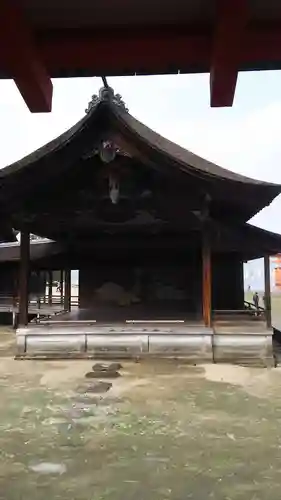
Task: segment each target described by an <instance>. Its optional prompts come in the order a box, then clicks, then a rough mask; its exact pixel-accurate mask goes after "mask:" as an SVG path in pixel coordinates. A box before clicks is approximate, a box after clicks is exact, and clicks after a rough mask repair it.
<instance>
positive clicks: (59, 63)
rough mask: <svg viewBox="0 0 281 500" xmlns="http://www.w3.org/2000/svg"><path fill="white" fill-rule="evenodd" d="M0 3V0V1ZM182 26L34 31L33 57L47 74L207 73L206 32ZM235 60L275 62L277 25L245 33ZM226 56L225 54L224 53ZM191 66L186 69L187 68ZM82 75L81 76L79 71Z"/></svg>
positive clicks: (280, 36) (280, 30) (0, 66)
mask: <svg viewBox="0 0 281 500" xmlns="http://www.w3.org/2000/svg"><path fill="white" fill-rule="evenodd" d="M0 2H1V0H0ZM194 31H195V29H194V30H193V32H192V33H191V32H190V31H188V29H187V28H185V27H181V28H180V29H178V30H171V29H169V28H167V27H166V28H165V27H163V29H158V30H157V29H156V28H155V29H152V30H151V31H149V32H148V30H147V29H146V30H145V29H144V28H140V29H139V30H137V29H136V30H134V32H133V33H129V32H127V33H126V37H124V36H121V34H120V33H118V32H116V33H114V32H112V30H110V31H108V32H107V31H106V30H103V32H102V33H97V32H95V33H93V32H86V31H81V32H80V31H76V30H74V32H72V31H67V32H63V31H61V32H59V33H54V32H46V33H40V34H38V33H37V36H36V46H37V47H38V53H39V59H40V60H42V61H43V63H44V64H45V67H46V68H47V71H48V72H49V74H50V75H51V76H58V74H60V73H61V74H62V75H67V76H74V75H75V76H77V74H79V72H80V73H81V74H83V72H86V73H87V74H88V75H93V76H95V75H100V74H102V72H104V73H105V74H115V75H122V74H133V73H135V72H141V71H144V72H145V71H146V72H147V73H152V74H157V73H170V72H171V73H173V72H176V71H177V70H180V71H181V72H183V73H184V72H186V73H188V72H191V71H194V72H198V71H206V72H207V71H209V69H210V67H211V64H212V58H211V45H212V37H211V33H210V32H208V31H205V32H204V30H203V29H200V30H199V29H198V30H197V34H196V33H194ZM1 45H2V41H1V31H0V47H1ZM242 49H243V50H242V52H241V53H240V60H238V68H240V69H241V68H242V67H244V68H245V67H247V65H248V66H250V65H252V66H255V65H257V66H260V65H262V64H264V63H267V62H273V63H274V62H278V63H281V24H278V23H274V24H273V25H272V24H262V25H259V26H251V27H249V28H248V29H247V31H246V33H245V36H244V42H243V47H242ZM230 54H231V52H230ZM8 56H9V52H8V49H7V48H6V44H5V50H2V51H1V50H0V72H2V74H4V75H5V76H6V77H10V78H12V76H13V74H12V71H11V69H10V66H9V64H8V62H9V61H8ZM190 68H191V69H190ZM84 74H85V73H84Z"/></svg>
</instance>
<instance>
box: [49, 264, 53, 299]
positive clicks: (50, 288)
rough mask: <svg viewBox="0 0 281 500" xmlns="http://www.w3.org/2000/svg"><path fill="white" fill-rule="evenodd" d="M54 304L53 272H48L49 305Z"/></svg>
mask: <svg viewBox="0 0 281 500" xmlns="http://www.w3.org/2000/svg"><path fill="white" fill-rule="evenodd" d="M52 303H53V272H52V271H48V304H49V306H51V305H52Z"/></svg>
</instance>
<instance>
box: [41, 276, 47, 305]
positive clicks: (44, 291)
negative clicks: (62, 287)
mask: <svg viewBox="0 0 281 500" xmlns="http://www.w3.org/2000/svg"><path fill="white" fill-rule="evenodd" d="M46 282H47V279H46V271H43V284H42V288H43V304H45V303H46Z"/></svg>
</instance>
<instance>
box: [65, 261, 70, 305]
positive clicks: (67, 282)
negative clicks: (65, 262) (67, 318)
mask: <svg viewBox="0 0 281 500" xmlns="http://www.w3.org/2000/svg"><path fill="white" fill-rule="evenodd" d="M64 309H65V310H66V311H68V312H70V311H71V270H70V269H66V270H65V293H64Z"/></svg>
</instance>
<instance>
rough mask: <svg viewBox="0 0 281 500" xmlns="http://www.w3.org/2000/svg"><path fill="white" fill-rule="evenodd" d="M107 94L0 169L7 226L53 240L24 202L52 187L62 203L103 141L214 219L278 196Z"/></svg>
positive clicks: (245, 213) (275, 189)
mask: <svg viewBox="0 0 281 500" xmlns="http://www.w3.org/2000/svg"><path fill="white" fill-rule="evenodd" d="M110 92H111V89H110ZM109 94H110V93H109ZM109 94H108V92H106V91H104V89H103V90H102V92H101V97H100V98H97V97H95V98H94V100H93V102H92V104H91V105H90V108H89V110H88V112H87V114H86V115H85V116H84V117H83V118H82V119H81V120H80V121H79V122H78V123H77V124H76V125H75V126H74V127H72V128H71V129H69V130H68V131H66V132H65V133H64V134H62V135H61V136H59V137H58V138H57V139H55V140H53V141H51V142H50V143H48V144H46V145H45V146H43V147H42V148H40V149H38V150H37V151H35V152H34V153H32V154H30V155H28V156H26V157H25V158H23V159H22V160H20V161H18V162H15V163H13V164H12V165H9V166H7V167H6V168H4V169H2V170H1V171H0V204H1V205H2V206H3V208H4V210H5V214H6V216H7V217H9V218H10V219H11V221H12V223H13V225H14V226H13V227H15V228H16V229H19V230H22V229H28V230H29V231H30V232H32V233H35V234H40V235H42V236H46V237H49V238H53V236H54V235H51V234H47V233H44V231H43V233H44V234H41V233H39V232H38V227H33V226H32V223H29V222H28V220H29V206H30V205H31V204H33V207H35V208H36V204H37V203H40V202H41V200H42V197H43V195H44V196H45V197H46V199H47V198H48V196H49V199H51V198H52V199H54V186H56V196H57V197H58V199H59V202H61V203H62V204H63V197H64V196H66V195H67V193H66V191H67V189H66V185H67V181H68V178H69V175H70V173H71V172H73V169H76V175H77V176H80V178H81V176H83V172H86V169H85V165H86V161H87V157H88V156H89V154H91V152H92V151H93V150H94V149H95V148H97V147H98V146H99V145H100V143H101V141H102V140H108V139H110V140H111V141H113V142H114V143H115V144H116V145H117V146H118V147H119V148H121V149H122V150H124V151H125V152H126V154H127V155H129V156H130V157H131V158H133V159H134V160H136V161H138V162H139V164H142V165H145V166H146V167H147V168H149V169H151V170H153V171H155V172H159V173H160V174H161V175H162V176H164V177H166V178H169V179H171V181H177V182H178V184H179V185H180V187H181V189H182V190H183V192H184V193H186V194H185V195H184V196H185V198H184V199H183V200H182V202H183V203H184V204H186V205H187V203H188V199H189V198H191V197H192V196H195V195H196V196H197V197H198V199H201V200H202V203H203V201H204V200H206V199H207V200H208V203H209V209H210V215H211V216H212V217H213V218H214V219H217V220H220V221H224V220H229V219H231V218H233V220H234V221H236V222H237V221H238V222H246V221H247V220H249V219H250V218H251V217H252V216H254V215H255V214H256V213H257V212H258V211H260V210H261V209H263V208H264V207H265V206H267V205H269V204H270V203H271V202H272V200H273V199H274V198H275V197H276V196H277V195H278V194H280V192H281V186H280V185H276V184H271V183H266V182H262V181H258V180H254V179H250V178H248V177H244V176H242V175H239V174H236V173H234V172H231V171H229V170H226V169H224V168H222V167H220V166H218V165H216V164H214V163H212V162H209V161H207V160H205V159H204V158H201V157H199V156H197V155H195V154H193V153H191V152H190V151H188V150H186V149H184V148H182V147H180V146H178V145H176V144H175V143H173V142H171V141H169V140H167V139H165V138H164V137H162V136H160V135H159V134H157V133H156V132H154V131H153V130H151V129H150V128H148V127H147V126H145V125H144V124H142V123H141V122H139V121H138V120H137V119H135V118H134V117H133V116H132V115H130V114H129V112H128V111H127V110H126V109H125V107H124V105H123V104H122V103H121V104H120V102H119V101H118V98H116V97H115V96H114V95H113V96H112V95H111V94H110V95H109ZM88 167H89V165H88ZM93 168H94V166H93ZM85 184H87V179H85ZM73 189H75V185H74V188H73ZM49 205H50V204H49ZM27 226H28V227H27ZM53 239H54V238H53Z"/></svg>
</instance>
